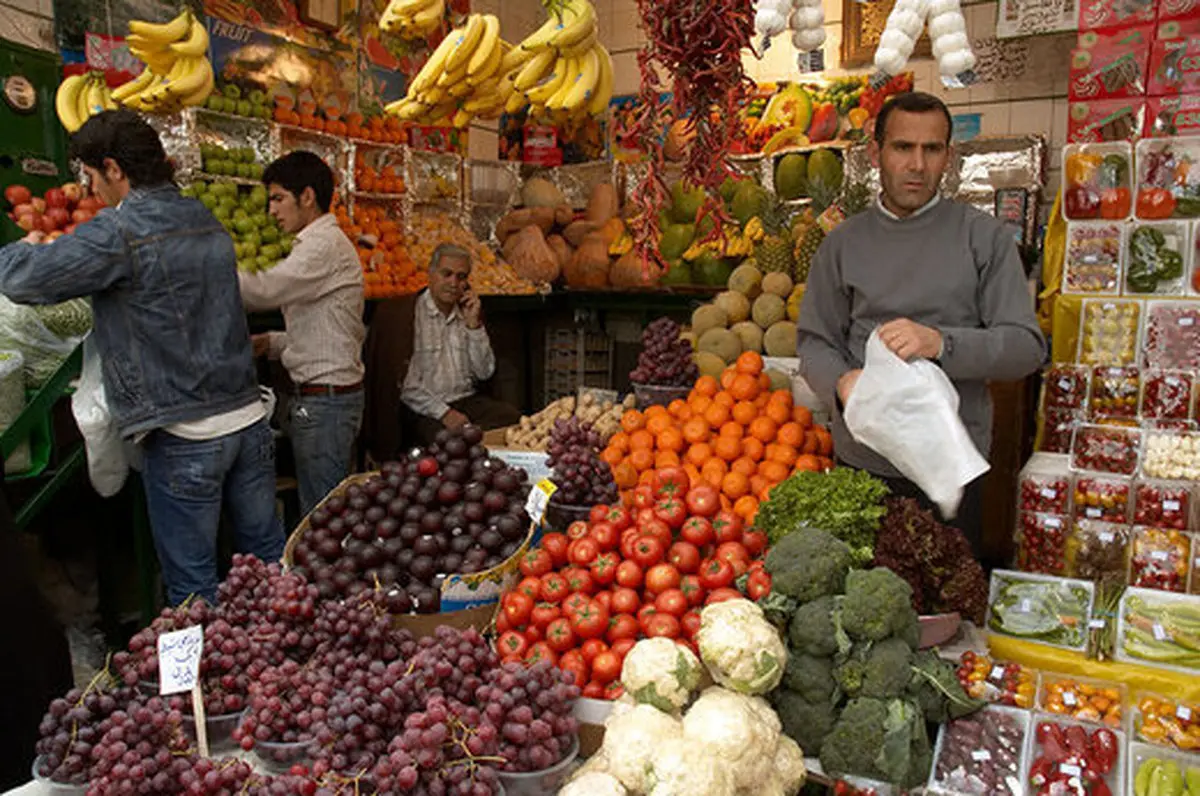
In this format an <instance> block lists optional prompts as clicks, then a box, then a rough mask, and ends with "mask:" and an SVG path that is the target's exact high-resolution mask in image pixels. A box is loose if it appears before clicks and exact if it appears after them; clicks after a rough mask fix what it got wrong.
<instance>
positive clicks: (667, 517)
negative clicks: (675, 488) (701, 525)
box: [654, 497, 688, 529]
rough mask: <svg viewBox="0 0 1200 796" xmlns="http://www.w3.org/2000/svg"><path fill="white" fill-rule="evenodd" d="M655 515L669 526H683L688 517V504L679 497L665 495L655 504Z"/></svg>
mask: <svg viewBox="0 0 1200 796" xmlns="http://www.w3.org/2000/svg"><path fill="white" fill-rule="evenodd" d="M654 516H655V517H656V518H657V519H659V520H661V521H662V522H665V523H666V524H667V527H668V528H671V529H676V528H682V527H683V522H684V520H686V519H687V517H688V513H687V506H685V505H684V504H683V500H682V499H681V498H677V497H665V498H662V499H660V500H659V501H658V502H657V503H655V504H654Z"/></svg>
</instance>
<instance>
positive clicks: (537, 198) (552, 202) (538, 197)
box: [521, 177, 567, 207]
mask: <svg viewBox="0 0 1200 796" xmlns="http://www.w3.org/2000/svg"><path fill="white" fill-rule="evenodd" d="M566 201H567V200H566V198H565V197H564V196H563V194H562V191H560V190H558V186H556V185H555V184H554V183H552V182H550V181H549V180H547V179H545V178H544V177H530V178H529V179H528V180H526V181H525V184H524V185H522V186H521V203H522V204H524V205H525V206H526V207H558V206H559V205H561V204H566Z"/></svg>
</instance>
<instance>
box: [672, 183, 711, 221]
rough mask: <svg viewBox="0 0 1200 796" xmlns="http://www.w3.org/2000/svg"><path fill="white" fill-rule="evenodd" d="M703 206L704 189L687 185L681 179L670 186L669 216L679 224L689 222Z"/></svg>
mask: <svg viewBox="0 0 1200 796" xmlns="http://www.w3.org/2000/svg"><path fill="white" fill-rule="evenodd" d="M703 206H704V189H703V188H699V187H694V188H693V187H689V186H687V185H685V184H684V182H683V181H682V180H677V181H676V182H675V183H674V184H673V185H672V186H671V216H672V218H674V220H675V221H676V222H678V223H680V224H691V223H694V222H695V220H696V214H697V213H699V212H700V208H701V207H703Z"/></svg>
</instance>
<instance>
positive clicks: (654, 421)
mask: <svg viewBox="0 0 1200 796" xmlns="http://www.w3.org/2000/svg"><path fill="white" fill-rule="evenodd" d="M674 425H675V422H674V419H673V418H672V417H671V416H670V415H669V414H667V413H666V412H661V413H655V414H653V415H651V414H650V413H649V412H647V413H646V430H647V431H649V432H650V433H651V434H653V435H654V436H656V437H657V436H658V435H659V434H661V433H663V432H664V431H666V430H667V429H668V428H671V427H672V426H674Z"/></svg>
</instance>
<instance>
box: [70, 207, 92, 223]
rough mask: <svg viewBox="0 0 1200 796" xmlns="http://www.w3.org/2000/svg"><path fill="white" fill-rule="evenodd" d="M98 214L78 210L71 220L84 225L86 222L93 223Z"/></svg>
mask: <svg viewBox="0 0 1200 796" xmlns="http://www.w3.org/2000/svg"><path fill="white" fill-rule="evenodd" d="M95 216H96V214H95V213H93V212H92V211H91V210H76V211H75V212H74V213H72V214H71V220H72V221H73V222H75V223H76V224H82V223H83V222H85V221H91V220H92V219H93V218H95Z"/></svg>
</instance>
